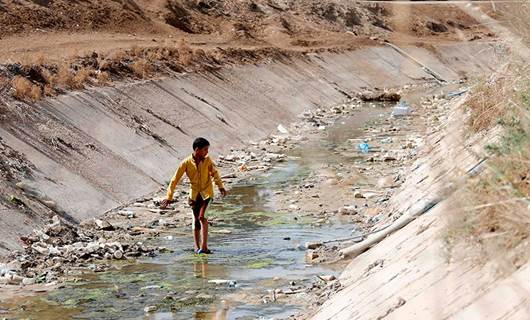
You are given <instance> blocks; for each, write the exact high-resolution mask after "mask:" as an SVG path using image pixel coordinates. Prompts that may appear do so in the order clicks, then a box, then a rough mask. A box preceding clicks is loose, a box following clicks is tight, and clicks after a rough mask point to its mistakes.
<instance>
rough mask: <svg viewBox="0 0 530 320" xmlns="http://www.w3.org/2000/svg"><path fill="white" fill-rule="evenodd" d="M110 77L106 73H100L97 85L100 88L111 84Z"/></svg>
mask: <svg viewBox="0 0 530 320" xmlns="http://www.w3.org/2000/svg"><path fill="white" fill-rule="evenodd" d="M109 80H110V75H109V73H108V72H106V71H100V72H98V73H97V83H98V84H99V85H100V86H104V85H106V84H108V83H109Z"/></svg>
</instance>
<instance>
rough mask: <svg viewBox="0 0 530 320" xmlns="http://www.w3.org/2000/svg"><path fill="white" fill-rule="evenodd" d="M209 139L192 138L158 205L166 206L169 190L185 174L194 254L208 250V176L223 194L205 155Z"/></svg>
mask: <svg viewBox="0 0 530 320" xmlns="http://www.w3.org/2000/svg"><path fill="white" fill-rule="evenodd" d="M209 147H210V142H208V140H206V139H204V138H197V139H195V141H193V153H192V154H191V155H190V156H189V157H187V158H186V159H184V160H182V162H181V163H180V165H179V167H178V169H177V171H176V172H175V175H174V176H173V178H172V179H171V182H170V183H169V186H168V188H167V194H166V199H164V200H163V201H162V202H161V203H160V208H162V209H164V208H166V207H167V205H168V204H169V202H170V201H171V200H172V199H173V192H174V191H175V187H176V185H177V183H178V182H179V180H180V178H182V175H183V174H184V173H186V175H187V176H188V178H189V180H190V184H191V187H190V192H189V199H188V203H189V205H190V206H191V208H192V210H193V224H192V228H193V240H194V242H195V253H198V254H200V253H206V254H209V253H212V252H211V251H210V250H209V249H208V220H207V219H206V217H205V216H204V213H205V211H206V207H207V206H208V203H209V202H210V201H211V199H212V198H213V185H212V177H213V179H214V181H215V184H216V185H217V187H218V188H219V191H220V192H221V195H222V196H223V197H224V196H226V195H227V192H226V190H225V188H224V186H223V182H222V181H221V177H220V176H219V172H217V169H216V168H215V165H214V163H213V162H212V160H211V159H210V158H209V157H208V148H209Z"/></svg>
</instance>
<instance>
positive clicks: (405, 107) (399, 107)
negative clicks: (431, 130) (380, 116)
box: [392, 101, 411, 117]
mask: <svg viewBox="0 0 530 320" xmlns="http://www.w3.org/2000/svg"><path fill="white" fill-rule="evenodd" d="M410 111H411V110H410V105H409V104H408V103H407V102H405V101H400V102H399V103H398V104H396V105H395V106H394V108H393V109H392V116H393V117H402V116H407V115H409V114H410Z"/></svg>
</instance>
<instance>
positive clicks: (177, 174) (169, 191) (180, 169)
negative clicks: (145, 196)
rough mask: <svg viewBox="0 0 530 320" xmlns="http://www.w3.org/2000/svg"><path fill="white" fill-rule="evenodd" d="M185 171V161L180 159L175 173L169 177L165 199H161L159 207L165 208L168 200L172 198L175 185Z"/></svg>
mask: <svg viewBox="0 0 530 320" xmlns="http://www.w3.org/2000/svg"><path fill="white" fill-rule="evenodd" d="M184 172H186V162H185V161H182V162H181V163H180V165H179V167H178V168H177V171H175V174H174V175H173V178H171V182H170V183H169V186H168V187H167V193H166V199H164V200H163V201H162V205H161V207H163V208H165V207H167V205H168V204H169V202H170V201H171V200H172V199H173V193H174V192H175V187H176V186H177V183H178V182H179V181H180V178H182V175H183V174H184Z"/></svg>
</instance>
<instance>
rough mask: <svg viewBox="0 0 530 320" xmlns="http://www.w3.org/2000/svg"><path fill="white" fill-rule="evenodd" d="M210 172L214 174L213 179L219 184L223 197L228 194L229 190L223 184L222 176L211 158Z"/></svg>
mask: <svg viewBox="0 0 530 320" xmlns="http://www.w3.org/2000/svg"><path fill="white" fill-rule="evenodd" d="M210 172H211V174H212V177H213V181H214V182H215V184H216V185H217V188H219V191H220V192H221V194H222V195H223V197H224V196H226V194H227V192H226V189H225V187H224V185H223V180H221V176H220V175H219V171H217V168H216V167H215V164H214V163H213V161H211V160H210Z"/></svg>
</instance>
